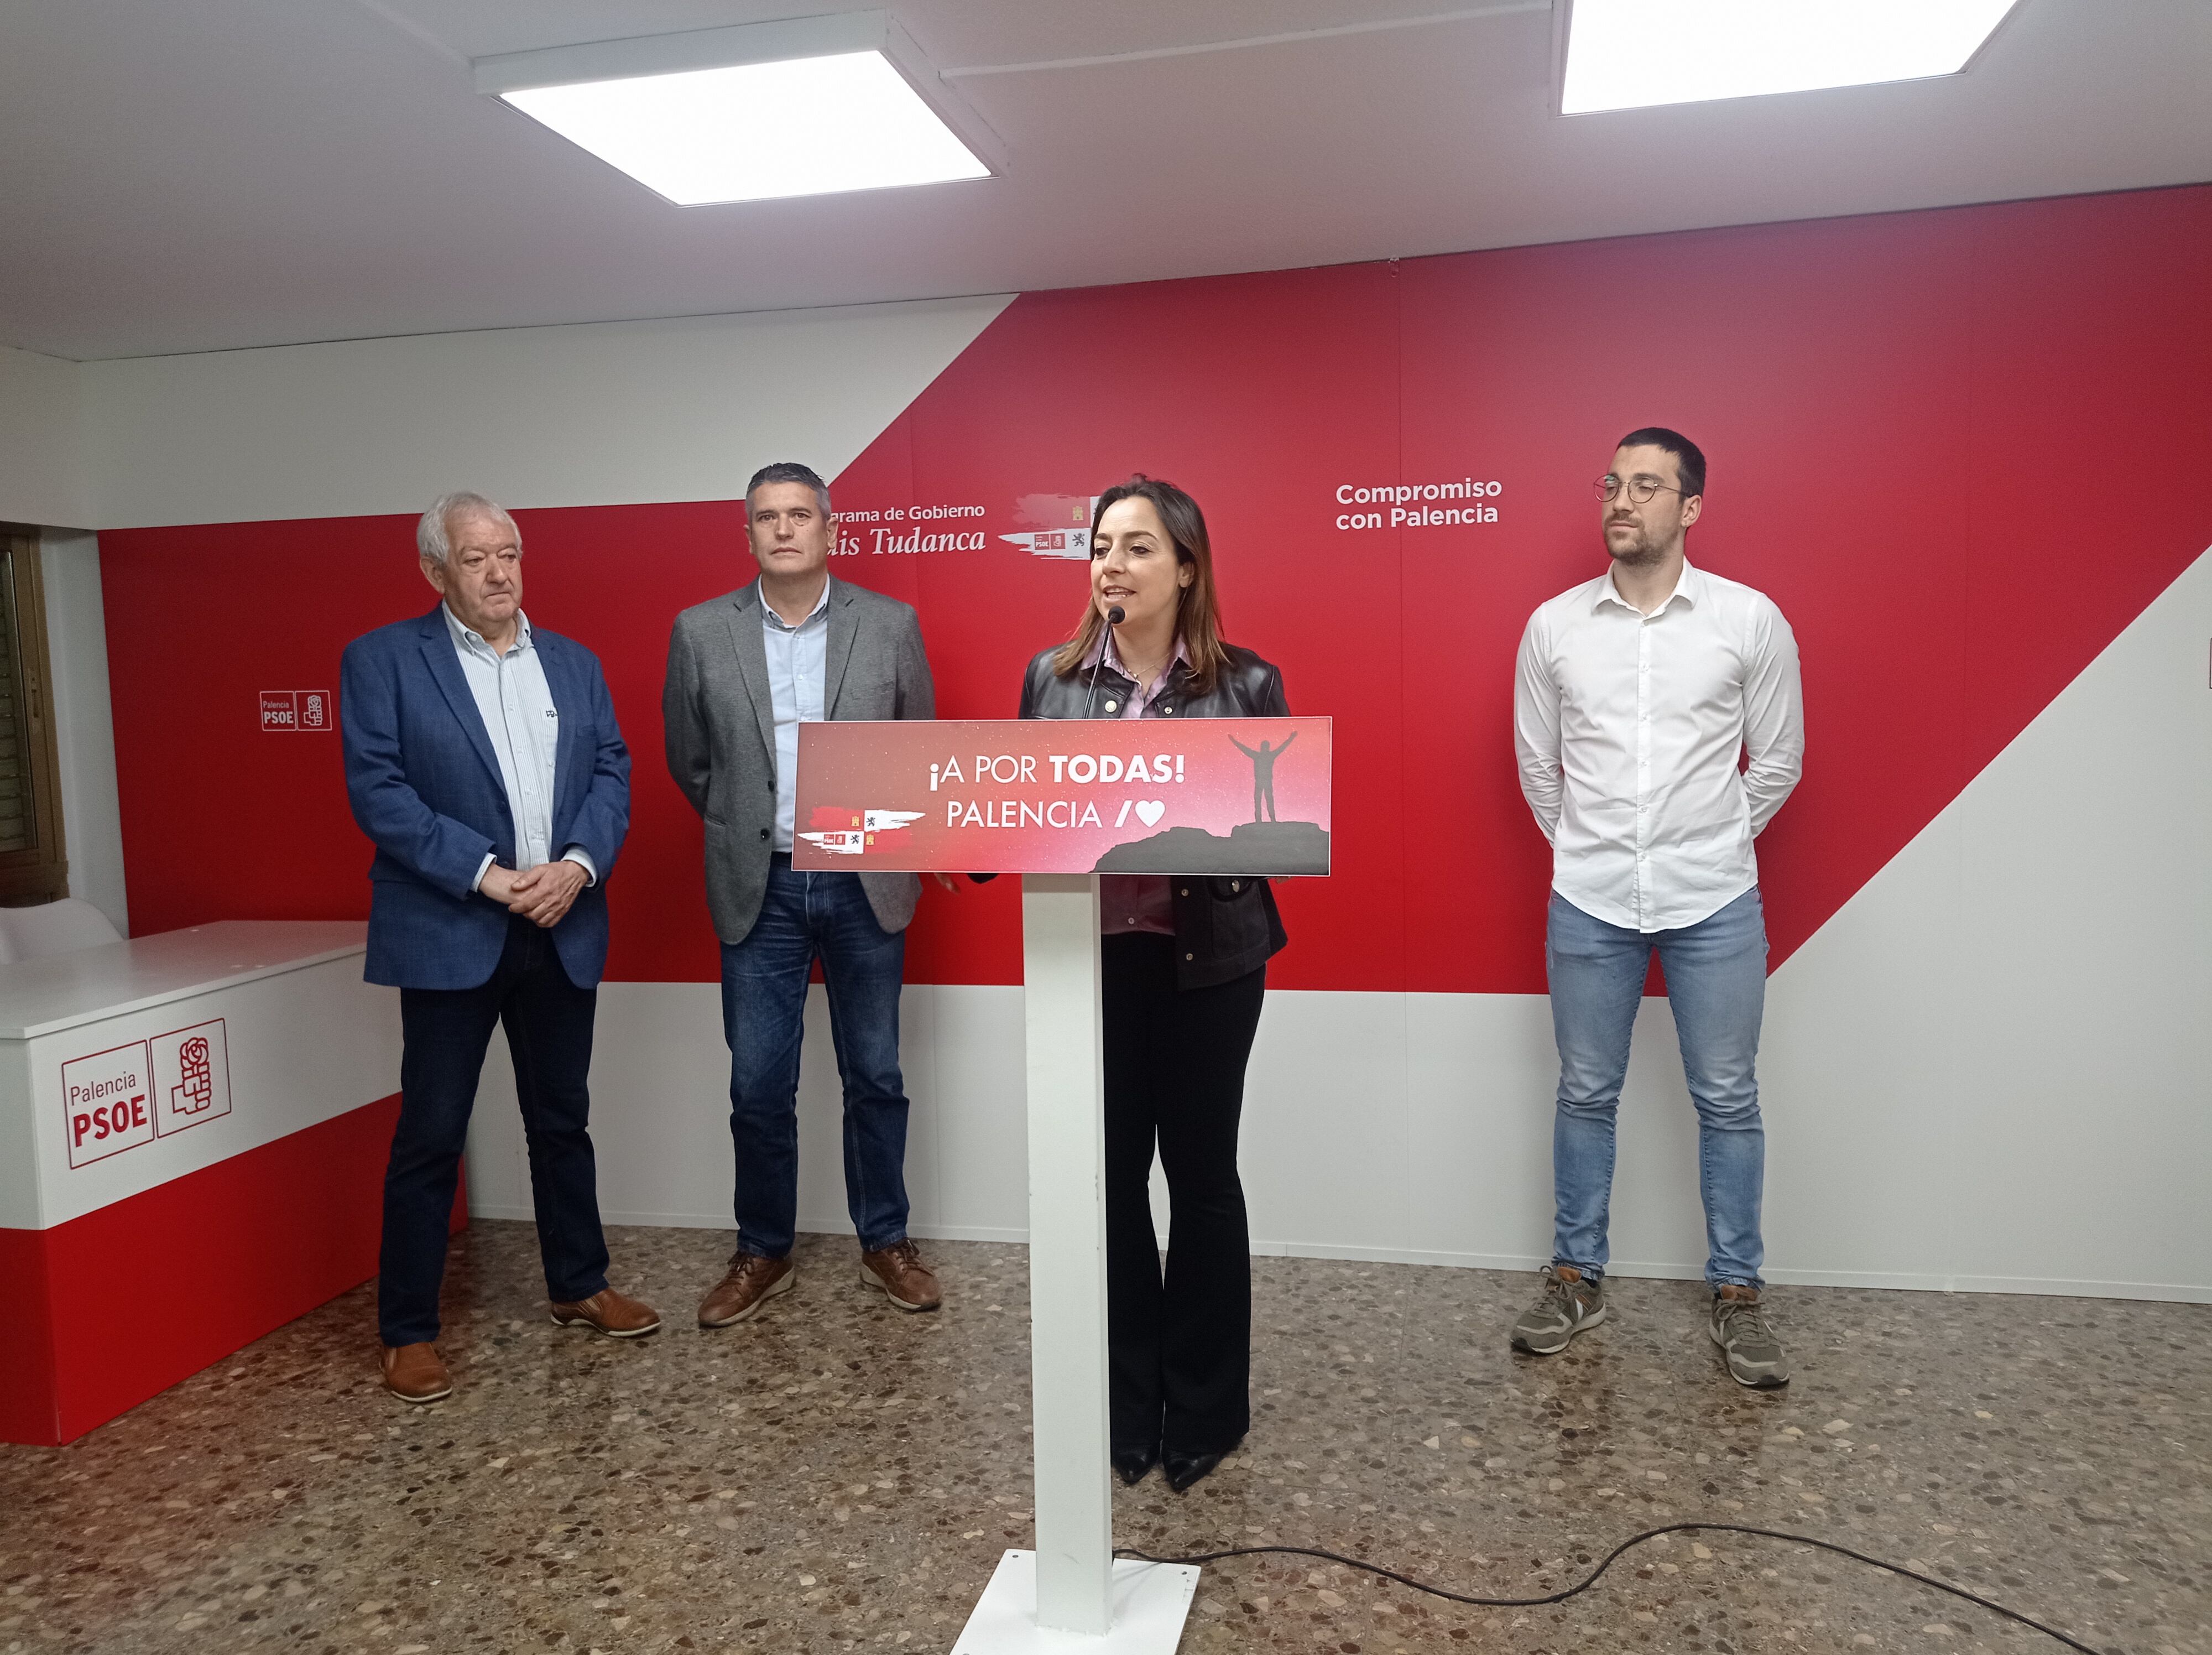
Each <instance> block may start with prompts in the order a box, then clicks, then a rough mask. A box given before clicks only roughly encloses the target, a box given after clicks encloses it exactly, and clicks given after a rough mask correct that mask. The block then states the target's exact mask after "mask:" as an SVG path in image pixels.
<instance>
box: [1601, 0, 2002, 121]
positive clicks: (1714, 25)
mask: <svg viewBox="0 0 2212 1655" xmlns="http://www.w3.org/2000/svg"><path fill="white" fill-rule="evenodd" d="M2014 4H2015V0H1573V12H1572V15H1571V18H1570V19H1569V22H1568V33H1567V50H1566V63H1565V70H1564V73H1563V75H1562V76H1561V82H1560V89H1559V113H1562V114H1566V115H1581V114H1590V113H1595V112H1597V111H1600V110H1607V109H1645V108H1650V107H1651V106H1654V105H1657V104H1669V103H1703V102H1706V101H1709V100H1713V99H1717V98H1749V97H1758V96H1761V95H1763V94H1768V93H1775V92H1809V91H1813V90H1815V89H1817V88H1823V87H1838V86H1869V85H1873V84H1875V83H1877V82H1884V81H1912V80H1923V79H1926V78H1929V77H1930V76H1939V75H1955V74H1956V73H1958V72H1959V70H1961V69H1964V68H1965V67H1966V62H1967V60H1968V59H1969V58H1972V56H1973V55H1974V53H1975V52H1977V51H1978V50H1979V49H1980V46H1981V45H1982V43H1983V42H1984V40H1988V39H1989V37H1990V34H1991V33H1993V32H1994V31H1995V30H1996V26H1997V25H1998V24H1999V23H2001V22H2002V21H2004V17H2005V15H2006V14H2007V13H2008V12H2009V11H2010V10H2011V9H2013V6H2014Z"/></svg>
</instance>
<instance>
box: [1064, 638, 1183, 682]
mask: <svg viewBox="0 0 2212 1655" xmlns="http://www.w3.org/2000/svg"><path fill="white" fill-rule="evenodd" d="M1102 656H1103V660H1104V662H1105V665H1106V666H1107V668H1108V669H1109V671H1112V672H1119V673H1120V674H1121V676H1122V677H1123V678H1127V679H1128V680H1129V682H1130V683H1132V684H1134V683H1135V682H1136V681H1137V678H1136V674H1135V673H1133V672H1130V670H1129V669H1128V668H1127V666H1124V665H1122V662H1121V650H1119V649H1118V648H1115V643H1114V629H1113V628H1112V627H1110V626H1102V627H1100V628H1099V629H1098V642H1096V643H1094V644H1092V645H1091V648H1090V651H1089V653H1088V654H1085V656H1084V657H1083V660H1082V661H1081V663H1080V666H1081V667H1091V666H1097V665H1098V664H1099V662H1100V660H1101V658H1102ZM1178 661H1180V662H1182V665H1184V666H1189V665H1190V651H1189V650H1188V648H1185V647H1184V645H1183V637H1182V633H1180V632H1178V633H1176V641H1175V654H1172V655H1170V656H1169V657H1168V664H1167V665H1166V666H1163V667H1162V668H1161V669H1160V676H1159V678H1158V680H1156V682H1155V684H1154V685H1153V687H1154V688H1156V689H1157V688H1158V685H1160V684H1164V683H1165V682H1166V681H1167V676H1168V673H1169V672H1171V671H1172V670H1173V669H1174V667H1175V666H1176V662H1178Z"/></svg>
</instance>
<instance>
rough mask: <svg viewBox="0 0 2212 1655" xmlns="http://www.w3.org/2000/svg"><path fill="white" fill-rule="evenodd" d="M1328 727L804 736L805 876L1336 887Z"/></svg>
mask: <svg viewBox="0 0 2212 1655" xmlns="http://www.w3.org/2000/svg"><path fill="white" fill-rule="evenodd" d="M1330 759H1331V752H1330V741H1329V721H1328V719H1326V718H1207V719H1193V720H1192V721H1190V722H1188V723H1187V724H1184V723H1177V722H1174V721H1170V720H1167V719H1127V720H1117V719H944V720H939V721H935V722H931V723H922V722H919V721H903V722H884V723H865V724H864V723H835V724H833V723H818V724H803V725H801V726H800V727H799V807H798V812H797V814H798V833H799V839H798V843H797V844H795V845H794V846H793V850H792V866H793V867H797V868H803V869H807V870H811V871H812V872H816V873H833V872H836V871H839V870H844V871H848V872H850V871H854V870H857V869H860V868H881V869H884V870H890V869H895V868H896V869H912V870H915V871H916V872H928V871H936V872H939V873H1252V874H1266V875H1269V876H1276V877H1281V876H1290V875H1296V874H1326V873H1328V822H1329V770H1330Z"/></svg>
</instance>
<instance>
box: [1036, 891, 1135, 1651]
mask: <svg viewBox="0 0 2212 1655" xmlns="http://www.w3.org/2000/svg"><path fill="white" fill-rule="evenodd" d="M1022 959H1023V977H1024V984H1025V988H1024V996H1023V1005H1024V1022H1025V1024H1026V1031H1027V1037H1028V1044H1029V1133H1030V1390H1031V1394H1032V1396H1033V1398H1034V1402H1033V1406H1034V1409H1035V1413H1036V1443H1035V1445H1034V1446H1035V1451H1036V1542H1037V1543H1036V1618H1037V1624H1038V1625H1039V1626H1041V1627H1051V1628H1060V1629H1062V1630H1065V1631H1068V1632H1087V1633H1092V1634H1097V1633H1103V1632H1104V1631H1105V1630H1106V1629H1107V1627H1108V1625H1109V1623H1110V1621H1111V1619H1112V1606H1111V1603H1110V1601H1109V1595H1108V1593H1109V1585H1110V1583H1111V1580H1112V1576H1113V1567H1114V1511H1113V1494H1112V1489H1111V1487H1110V1485H1109V1483H1108V1482H1107V1475H1108V1473H1107V1424H1106V1131H1105V1080H1104V1054H1103V1047H1102V1044H1101V1036H1100V1026H1099V1007H1098V991H1099V971H1098V880H1097V876H1096V875H1095V874H1083V873H1075V874H1036V873H1032V874H1029V875H1026V876H1025V877H1024V879H1023V880H1022Z"/></svg>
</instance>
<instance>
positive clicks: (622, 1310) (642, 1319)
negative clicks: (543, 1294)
mask: <svg viewBox="0 0 2212 1655" xmlns="http://www.w3.org/2000/svg"><path fill="white" fill-rule="evenodd" d="M553 1325H554V1326H555V1327H556V1328H589V1329H591V1330H592V1332H594V1333H603V1334H605V1335H606V1336H607V1337H608V1338H610V1339H641V1338H643V1337H644V1336H646V1335H647V1334H648V1333H652V1332H654V1331H656V1330H657V1329H659V1326H660V1312H659V1311H657V1310H655V1309H653V1306H652V1305H641V1304H639V1303H638V1302H637V1300H635V1299H629V1298H625V1297H624V1296H623V1294H621V1293H617V1292H616V1291H615V1290H614V1289H613V1288H612V1287H602V1288H600V1289H599V1292H597V1293H593V1294H592V1296H591V1297H590V1298H589V1299H578V1300H577V1301H576V1302H575V1303H574V1304H573V1305H554V1306H553Z"/></svg>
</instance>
